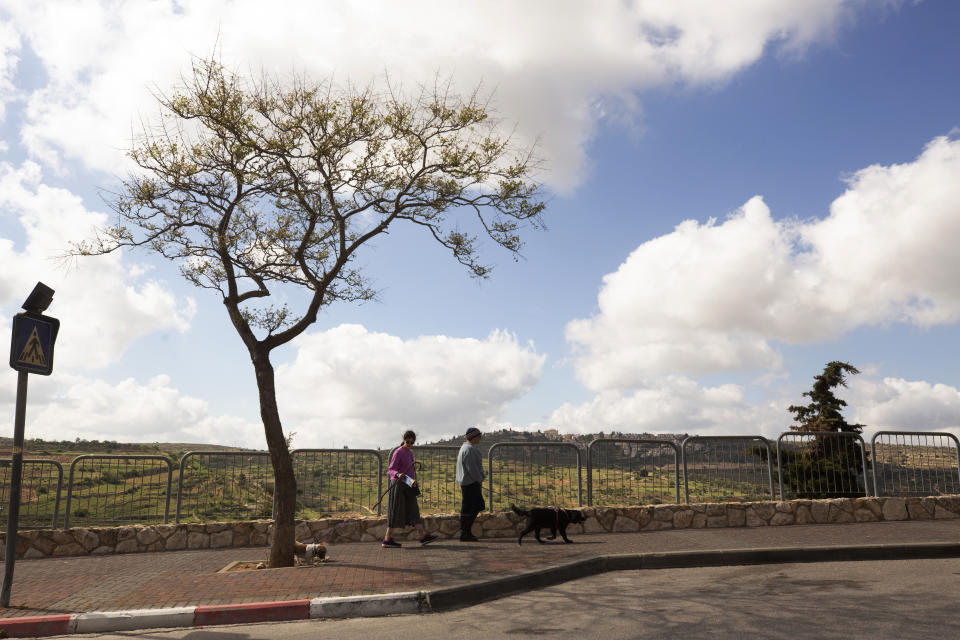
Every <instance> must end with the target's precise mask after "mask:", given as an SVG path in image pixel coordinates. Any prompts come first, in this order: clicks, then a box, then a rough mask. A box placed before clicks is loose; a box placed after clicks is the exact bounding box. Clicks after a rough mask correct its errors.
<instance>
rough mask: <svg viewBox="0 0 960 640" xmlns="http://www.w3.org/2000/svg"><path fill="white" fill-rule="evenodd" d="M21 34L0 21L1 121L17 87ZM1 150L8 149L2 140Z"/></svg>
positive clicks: (0, 142)
mask: <svg viewBox="0 0 960 640" xmlns="http://www.w3.org/2000/svg"><path fill="white" fill-rule="evenodd" d="M19 53H20V34H18V33H17V30H16V29H14V27H13V25H12V24H11V23H9V22H4V21H0V122H3V119H4V116H5V115H6V106H7V102H9V101H10V100H12V99H13V98H14V97H15V96H16V94H17V89H16V87H15V86H14V84H13V77H14V74H15V72H16V69H17V62H19V60H20V57H19ZM0 151H6V145H5V144H4V143H3V141H2V140H0Z"/></svg>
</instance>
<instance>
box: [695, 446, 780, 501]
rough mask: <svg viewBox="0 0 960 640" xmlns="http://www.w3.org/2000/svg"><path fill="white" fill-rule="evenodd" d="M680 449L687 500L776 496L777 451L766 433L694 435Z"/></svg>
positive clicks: (758, 498)
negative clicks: (774, 474)
mask: <svg viewBox="0 0 960 640" xmlns="http://www.w3.org/2000/svg"><path fill="white" fill-rule="evenodd" d="M680 448H681V452H682V454H683V495H684V500H685V501H686V502H688V503H689V502H691V498H692V500H693V502H718V501H721V500H722V501H731V502H733V501H745V502H746V501H754V500H767V499H769V498H773V497H774V492H773V462H772V458H773V450H772V448H771V447H770V441H769V440H767V439H766V438H764V437H763V436H690V437H688V438H686V439H684V441H683V444H681V446H680Z"/></svg>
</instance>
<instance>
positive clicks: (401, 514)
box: [387, 481, 423, 529]
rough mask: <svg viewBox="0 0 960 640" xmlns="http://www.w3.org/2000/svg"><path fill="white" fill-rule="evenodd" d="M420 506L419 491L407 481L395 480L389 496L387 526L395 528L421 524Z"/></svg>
mask: <svg viewBox="0 0 960 640" xmlns="http://www.w3.org/2000/svg"><path fill="white" fill-rule="evenodd" d="M421 522H423V518H421V517H420V506H419V505H418V504H417V491H416V489H413V488H411V487H409V486H407V483H405V482H397V481H394V482H393V484H391V485H390V493H389V494H388V497H387V526H388V527H390V528H391V529H393V528H394V527H396V528H402V527H409V526H411V525H415V524H420V523H421Z"/></svg>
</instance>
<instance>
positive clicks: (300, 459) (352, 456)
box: [290, 449, 383, 519]
mask: <svg viewBox="0 0 960 640" xmlns="http://www.w3.org/2000/svg"><path fill="white" fill-rule="evenodd" d="M290 455H291V457H292V459H293V472H294V474H295V476H296V478H297V517H298V518H304V519H310V518H317V517H321V516H323V515H330V514H357V515H371V514H377V515H380V511H381V509H380V504H379V502H378V498H379V497H380V493H381V491H382V489H383V463H382V461H381V460H380V454H379V453H378V452H377V451H375V450H373V449H296V450H295V451H293V452H292V453H291V454H290Z"/></svg>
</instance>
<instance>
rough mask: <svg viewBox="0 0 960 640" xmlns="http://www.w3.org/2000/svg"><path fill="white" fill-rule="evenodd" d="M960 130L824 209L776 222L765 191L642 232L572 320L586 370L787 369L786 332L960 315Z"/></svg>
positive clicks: (602, 373) (814, 333)
mask: <svg viewBox="0 0 960 640" xmlns="http://www.w3.org/2000/svg"><path fill="white" fill-rule="evenodd" d="M957 175H960V141H957V140H951V139H948V138H945V137H943V138H936V139H934V140H933V141H932V142H930V144H928V145H927V147H926V148H925V149H924V151H923V152H922V153H921V154H920V156H919V157H918V158H917V159H916V160H915V161H913V162H910V163H906V164H900V165H891V166H880V165H876V166H871V167H867V168H865V169H863V170H861V171H859V172H857V173H856V174H855V175H853V176H852V177H851V178H850V180H849V184H848V187H847V190H846V192H845V193H844V194H843V195H841V196H840V197H839V198H837V199H836V200H835V201H834V202H833V203H832V205H831V207H830V214H829V216H827V217H826V218H824V219H821V220H811V221H806V222H801V221H797V220H791V219H788V220H774V219H773V217H772V216H771V213H770V210H769V208H768V207H767V205H766V204H765V203H764V202H763V200H762V198H760V197H759V196H757V197H754V198H751V199H750V200H749V201H748V202H747V203H746V204H744V205H743V207H741V208H740V209H739V210H737V211H736V212H734V213H732V214H731V215H729V216H728V217H727V219H725V220H724V221H723V222H718V221H717V220H715V219H711V220H709V221H707V222H706V223H704V224H700V223H698V222H696V221H693V220H688V221H685V222H683V223H681V224H679V225H678V226H677V227H676V228H675V230H674V231H673V232H672V233H670V234H667V235H665V236H661V237H659V238H655V239H653V240H651V241H649V242H645V243H644V244H642V245H640V246H639V247H638V248H637V249H636V250H634V251H633V252H632V253H631V254H630V256H629V257H628V258H627V259H626V260H625V261H624V263H623V264H622V265H620V267H619V268H618V269H617V271H615V272H614V273H611V274H608V275H606V276H604V278H603V286H602V288H601V291H600V293H599V296H598V311H597V313H595V314H594V315H593V316H592V317H590V318H583V319H577V320H574V321H572V322H570V323H569V324H568V325H567V328H566V335H567V339H568V340H569V342H570V343H572V345H573V347H574V350H575V353H576V369H577V374H578V376H579V378H580V380H581V381H582V382H583V383H584V384H586V385H587V386H588V387H589V388H591V389H593V390H598V391H599V390H606V389H629V388H634V387H638V386H642V385H643V381H644V380H645V379H646V378H647V377H648V376H649V375H651V374H663V373H685V374H701V373H705V372H711V371H725V370H736V369H755V370H757V369H759V370H777V369H779V368H780V367H781V365H782V360H781V356H780V354H779V353H778V352H777V350H776V348H775V345H774V344H773V343H774V342H775V341H782V342H786V343H794V344H800V343H809V342H815V341H822V340H827V339H832V338H836V337H838V336H840V335H842V334H843V333H845V332H847V331H850V330H853V329H855V328H857V327H862V326H871V325H885V324H889V323H894V322H907V323H912V324H915V325H918V326H932V325H936V324H947V323H954V322H957V321H958V320H960V279H958V278H957V277H956V274H957V273H960V253H958V252H957V251H956V247H955V246H954V245H955V242H954V239H955V238H957V237H958V236H960V181H957V180H956V176H957Z"/></svg>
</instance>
